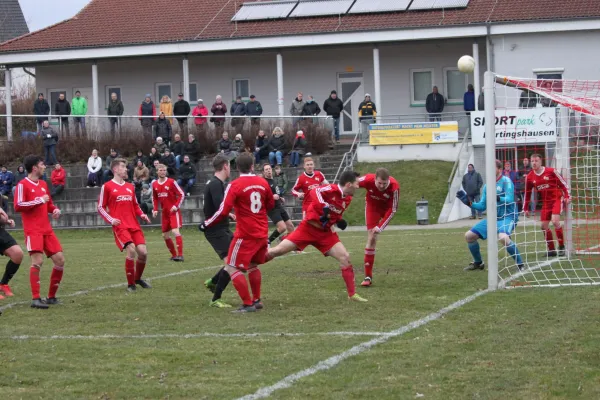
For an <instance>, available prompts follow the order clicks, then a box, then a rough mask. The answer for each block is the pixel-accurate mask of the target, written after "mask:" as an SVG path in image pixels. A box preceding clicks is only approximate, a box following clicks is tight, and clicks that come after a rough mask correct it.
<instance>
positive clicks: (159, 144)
mask: <svg viewBox="0 0 600 400" xmlns="http://www.w3.org/2000/svg"><path fill="white" fill-rule="evenodd" d="M154 148H156V152H157V153H158V154H160V156H161V157H162V156H164V155H165V150H166V149H167V148H168V147H167V144H166V143H165V142H164V141H163V138H162V137H160V136H158V137H157V138H156V143H154ZM150 151H152V149H150ZM150 156H152V154H150Z"/></svg>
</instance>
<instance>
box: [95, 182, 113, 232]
mask: <svg viewBox="0 0 600 400" xmlns="http://www.w3.org/2000/svg"><path fill="white" fill-rule="evenodd" d="M98 212H99V213H100V215H102V216H103V217H104V218H106V219H107V220H108V222H110V223H111V224H112V222H113V217H111V216H110V215H109V214H108V213H107V212H106V210H105V209H104V185H102V188H101V189H100V197H99V198H98Z"/></svg>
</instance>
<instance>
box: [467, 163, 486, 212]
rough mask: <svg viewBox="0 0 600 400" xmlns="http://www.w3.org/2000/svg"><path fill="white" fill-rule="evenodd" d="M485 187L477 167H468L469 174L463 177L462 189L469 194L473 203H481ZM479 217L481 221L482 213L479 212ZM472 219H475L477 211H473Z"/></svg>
mask: <svg viewBox="0 0 600 400" xmlns="http://www.w3.org/2000/svg"><path fill="white" fill-rule="evenodd" d="M482 186H483V179H481V174H480V173H479V172H477V171H475V166H474V165H473V164H469V166H468V167H467V173H466V174H465V176H463V179H462V187H463V189H464V190H465V193H467V197H468V198H469V201H470V202H471V203H474V202H476V201H479V196H480V195H481V187H482ZM477 217H479V218H480V219H481V211H477ZM471 219H475V209H473V208H472V209H471Z"/></svg>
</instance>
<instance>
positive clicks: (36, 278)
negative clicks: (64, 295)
mask: <svg viewBox="0 0 600 400" xmlns="http://www.w3.org/2000/svg"><path fill="white" fill-rule="evenodd" d="M29 284H30V285H31V295H32V297H33V299H34V300H35V299H39V298H40V267H38V266H37V265H32V266H31V268H29Z"/></svg>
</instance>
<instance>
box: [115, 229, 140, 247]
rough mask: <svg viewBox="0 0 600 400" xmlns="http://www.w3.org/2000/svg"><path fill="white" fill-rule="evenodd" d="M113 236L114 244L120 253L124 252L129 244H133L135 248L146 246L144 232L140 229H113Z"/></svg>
mask: <svg viewBox="0 0 600 400" xmlns="http://www.w3.org/2000/svg"><path fill="white" fill-rule="evenodd" d="M113 234H114V235H115V243H117V247H118V248H119V250H121V251H123V250H125V247H127V245H128V244H129V243H133V244H134V245H135V246H138V245H140V244H146V239H145V238H144V232H142V230H141V229H127V228H121V229H118V228H113Z"/></svg>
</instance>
